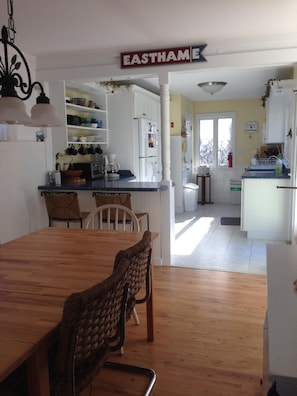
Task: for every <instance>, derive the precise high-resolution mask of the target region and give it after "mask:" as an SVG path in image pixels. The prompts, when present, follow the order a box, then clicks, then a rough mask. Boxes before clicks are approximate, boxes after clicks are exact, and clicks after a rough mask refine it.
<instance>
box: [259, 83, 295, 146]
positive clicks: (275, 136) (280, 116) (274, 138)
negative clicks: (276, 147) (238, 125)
mask: <svg viewBox="0 0 297 396" xmlns="http://www.w3.org/2000/svg"><path fill="white" fill-rule="evenodd" d="M292 83H293V82H292V80H284V81H281V82H280V83H279V85H278V84H276V83H274V84H273V85H271V89H270V96H269V98H268V99H267V100H266V126H265V133H264V139H263V143H264V144H268V143H283V142H284V141H285V136H286V135H287V134H288V132H289V130H290V128H291V100H292V93H293V89H292Z"/></svg>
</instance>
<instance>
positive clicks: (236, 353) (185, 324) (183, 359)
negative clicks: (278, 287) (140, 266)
mask: <svg viewBox="0 0 297 396" xmlns="http://www.w3.org/2000/svg"><path fill="white" fill-rule="evenodd" d="M154 275H155V314H156V319H155V321H156V337H155V341H154V342H153V343H148V342H147V341H146V326H145V320H146V317H145V309H144V306H139V307H138V308H137V312H138V314H139V317H140V320H141V325H140V326H136V325H135V324H134V322H133V321H132V320H131V321H130V322H129V323H128V326H127V337H126V344H125V353H124V356H118V355H113V356H112V358H111V360H115V361H120V362H125V363H130V364H139V365H142V366H149V367H152V368H154V369H155V370H156V372H157V382H156V385H155V387H154V390H153V392H152V394H153V395H154V396H166V395H171V396H183V395H195V396H196V395H197V396H206V395H211V396H238V395H240V396H263V395H266V392H267V389H266V390H265V389H263V388H262V387H261V386H260V380H261V378H262V369H263V324H264V317H265V312H266V277H265V276H263V275H250V274H241V273H231V272H218V271H206V270H199V269H187V268H173V267H155V268H154ZM144 384H145V381H143V379H142V378H136V377H135V375H134V376H133V375H129V374H125V375H121V374H119V373H117V372H114V371H111V370H108V369H104V370H102V372H101V373H100V374H99V375H98V377H97V378H96V380H95V382H94V386H93V392H92V396H99V395H100V396H102V395H112V394H121V395H131V396H132V395H140V394H141V390H142V388H143V386H144Z"/></svg>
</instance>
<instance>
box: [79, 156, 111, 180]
mask: <svg viewBox="0 0 297 396" xmlns="http://www.w3.org/2000/svg"><path fill="white" fill-rule="evenodd" d="M72 169H73V170H78V169H81V170H82V171H83V173H82V175H81V177H83V178H85V179H87V180H94V179H103V177H104V175H105V162H104V160H103V157H102V160H101V161H97V162H76V163H73V164H72Z"/></svg>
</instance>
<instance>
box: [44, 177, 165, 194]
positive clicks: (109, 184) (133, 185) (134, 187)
mask: <svg viewBox="0 0 297 396" xmlns="http://www.w3.org/2000/svg"><path fill="white" fill-rule="evenodd" d="M38 190H63V191H65V190H66V191H73V190H76V191H84V190H91V191H96V190H100V191H148V192H149V191H165V190H167V186H165V185H162V184H161V182H140V181H134V180H133V178H123V179H120V180H116V181H115V180H114V181H106V180H104V179H97V180H87V181H86V183H84V184H68V183H66V184H65V183H64V184H62V185H61V186H57V185H56V184H45V185H43V186H38Z"/></svg>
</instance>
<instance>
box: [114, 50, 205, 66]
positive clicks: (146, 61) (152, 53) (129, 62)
mask: <svg viewBox="0 0 297 396" xmlns="http://www.w3.org/2000/svg"><path fill="white" fill-rule="evenodd" d="M206 45H207V44H202V45H192V46H187V47H177V48H166V49H158V50H147V51H137V52H122V53H121V68H122V69H124V68H127V67H145V66H160V65H173V64H176V63H192V62H206V59H205V57H204V56H203V55H202V51H203V50H204V48H205V47H206Z"/></svg>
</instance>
